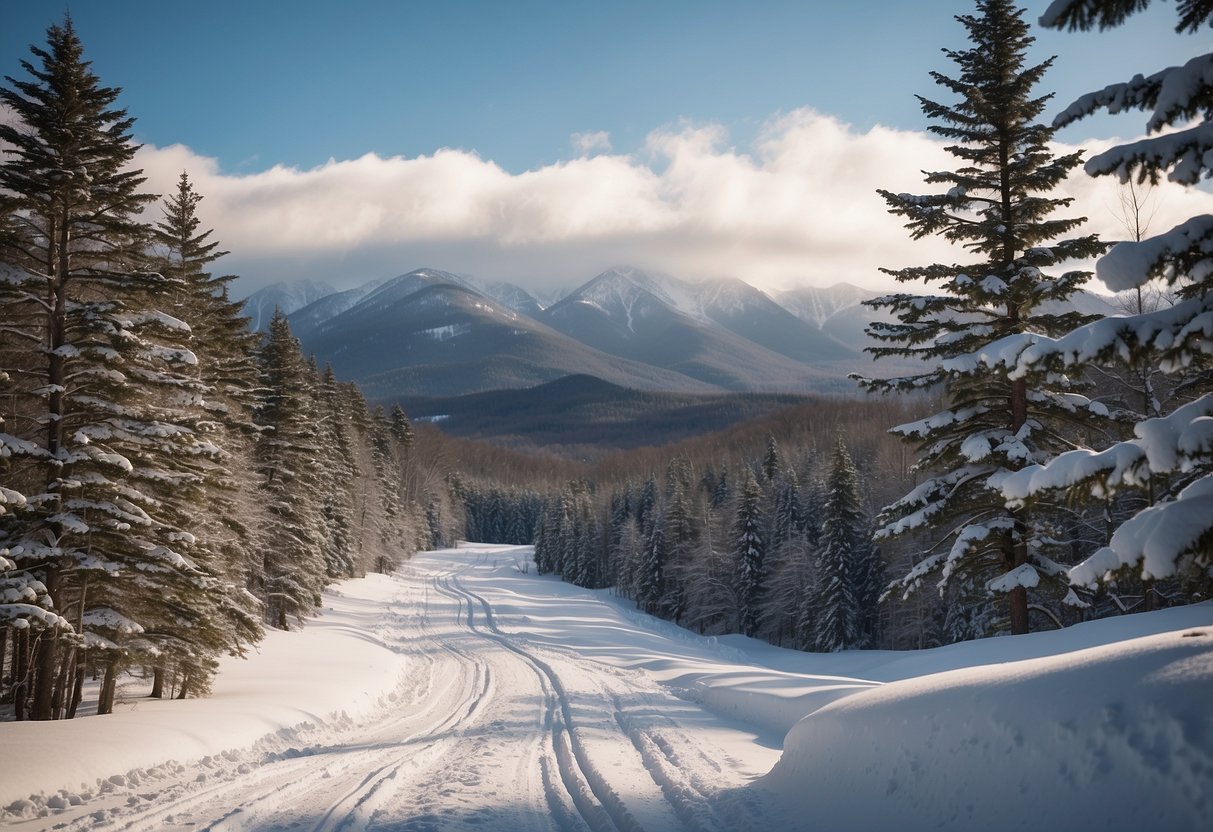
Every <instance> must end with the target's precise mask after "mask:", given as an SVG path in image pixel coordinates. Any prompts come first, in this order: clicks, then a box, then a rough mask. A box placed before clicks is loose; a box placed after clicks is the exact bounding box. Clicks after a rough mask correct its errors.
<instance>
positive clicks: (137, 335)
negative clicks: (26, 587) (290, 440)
mask: <svg viewBox="0 0 1213 832" xmlns="http://www.w3.org/2000/svg"><path fill="white" fill-rule="evenodd" d="M31 52H32V53H33V55H34V56H35V58H36V59H37V60H36V62H30V61H23V62H22V67H23V69H24V70H25V71H26V73H27V74H28V75H29V76H30V80H25V81H22V80H16V79H13V78H7V79H6V81H7V83H8V86H5V87H3V88H0V102H2V103H3V104H5V105H7V106H8V107H10V108H11V109H12V111H13V112H14V114H15V115H16V116H17V119H18V121H19V123H20V125H21V126H20V127H17V126H14V125H12V124H9V125H0V142H4V143H6V144H7V145H8V146H9V149H7V150H6V151H5V156H4V162H3V164H2V165H0V215H3V216H4V217H5V221H4V222H3V223H2V224H0V261H3V262H5V263H7V264H8V266H9V267H8V268H6V269H5V270H4V278H3V280H2V281H0V284H2V287H0V305H2V310H0V318H2V319H3V321H4V326H3V328H2V331H0V356H3V360H4V362H5V364H6V366H5V367H3V368H0V370H7V371H8V374H9V376H10V378H11V379H12V386H13V390H12V393H13V395H12V396H11V398H10V401H11V402H12V403H13V410H14V415H18V416H19V417H20V419H21V425H19V426H16V433H15V434H13V435H12V436H5V437H4V438H2V439H0V444H3V446H4V448H5V451H6V455H9V456H11V457H13V458H14V461H15V465H14V468H15V469H16V470H15V471H14V474H15V477H16V480H17V482H19V483H20V485H21V487H22V489H23V490H24V491H25V493H26V495H27V497H29V500H28V501H27V503H26V505H25V506H24V507H22V508H21V509H19V510H18V511H13V512H8V513H7V514H6V517H5V519H4V520H3V526H4V531H3V536H4V545H5V546H6V548H8V551H9V555H8V556H7V557H8V559H9V560H12V561H14V562H15V565H17V566H19V567H21V568H24V569H27V570H29V572H28V574H29V575H30V576H31V577H32V578H33V579H35V580H37V581H38V582H39V583H40V584H41V585H42V586H44V587H45V589H46V595H47V597H48V598H49V599H50V600H51V602H52V603H53V605H54V607H55V608H56V609H59V610H61V611H63V612H65V613H67V617H68V618H69V619H70V620H71V621H72V623H73V625H74V626H75V628H76V630H77V632H81V631H88V632H91V633H93V634H94V637H92V638H90V640H89V641H88V642H87V645H88V648H89V650H90V651H91V653H92V655H93V657H94V659H96V660H97V661H99V662H100V663H102V664H104V665H105V666H106V673H107V683H112V678H113V675H114V674H115V673H116V672H117V669H118V667H119V665H120V664H121V663H123V662H127V661H133V660H140V659H141V658H143V659H148V658H150V656H151V654H152V653H153V652H154V651H155V650H156V649H158V648H157V647H156V645H155V643H154V642H152V641H150V640H149V639H146V638H143V637H142V635H141V634H142V633H143V632H144V631H154V630H161V629H162V628H163V627H164V626H165V624H166V623H168V622H172V621H174V620H177V621H180V620H181V618H182V617H183V616H181V613H182V612H183V610H184V611H185V612H186V613H188V614H189V615H198V616H204V615H205V613H204V612H203V610H204V609H205V607H206V603H204V602H203V601H201V600H200V597H201V596H205V597H207V598H213V594H212V590H213V589H214V586H215V584H214V580H213V578H214V576H213V575H211V574H209V573H208V571H207V569H206V568H205V566H203V565H200V564H196V563H194V562H192V561H191V560H190V558H189V557H188V556H187V553H186V550H187V549H188V548H189V546H190V545H191V542H192V540H193V536H192V535H191V534H190V533H188V531H187V530H186V528H185V524H184V523H183V522H182V513H181V511H180V509H179V507H180V506H181V505H182V504H183V503H184V502H186V501H187V499H188V497H187V495H188V494H190V493H193V491H194V490H195V489H196V488H197V487H198V485H199V482H200V480H199V476H200V474H199V468H198V466H197V465H196V464H195V461H196V460H202V459H205V458H208V457H213V456H214V455H215V454H216V452H217V451H218V449H217V448H216V447H215V446H213V445H212V444H211V443H208V442H207V441H205V439H204V438H203V437H202V436H201V433H200V425H199V421H198V417H197V414H196V413H195V412H193V410H192V409H191V407H190V406H189V404H188V401H189V399H190V397H191V396H192V395H194V394H196V393H197V392H198V391H199V386H198V381H197V377H196V373H194V372H193V370H192V366H193V365H194V364H195V362H196V358H195V356H194V355H193V353H192V352H190V351H189V349H188V348H187V347H186V345H185V340H186V339H187V338H188V332H189V327H188V326H187V324H186V323H184V322H183V321H182V320H181V319H179V318H177V317H175V316H173V315H172V314H166V311H167V310H169V309H170V308H171V301H170V293H171V291H172V289H173V287H174V282H173V279H172V277H171V276H167V277H166V276H161V275H159V274H154V273H152V272H151V271H150V270H149V269H148V266H149V262H148V260H147V258H146V252H147V243H148V240H149V230H148V228H147V227H146V226H145V225H143V224H142V222H141V220H140V213H141V211H142V209H143V208H144V206H146V205H147V204H148V203H149V202H151V201H152V200H153V199H154V196H152V195H150V194H146V193H142V192H141V191H140V187H141V185H142V184H143V182H144V177H143V176H142V172H141V171H139V170H136V169H133V168H132V167H131V162H132V160H133V158H134V155H135V152H136V150H137V149H138V147H137V146H136V145H135V144H134V143H133V141H132V139H131V135H130V134H131V128H132V126H133V123H134V122H133V119H131V118H130V117H128V116H127V114H126V112H125V111H124V110H121V109H117V108H115V107H114V106H113V105H114V103H115V101H116V100H117V97H118V95H119V90H117V89H115V88H110V87H104V86H102V85H101V83H100V81H99V79H98V78H97V76H96V75H95V74H94V73H93V72H92V70H91V67H90V64H89V62H88V61H86V60H85V59H84V56H83V46H82V44H81V42H80V39H79V38H78V37H77V35H76V33H75V30H74V28H73V26H72V23H71V20H70V19H68V20H65V21H64V23H63V24H62V25H53V26H51V27H50V28H49V29H48V31H47V45H46V48H45V49H42V48H39V47H31ZM135 576H139V577H138V578H137V579H136V578H135ZM182 604H184V605H185V607H184V608H183V607H182V606H181V605H182ZM111 613H112V614H111ZM119 620H121V621H126V622H129V624H126V625H123V626H121V627H119V628H117V629H115V630H112V635H114V636H115V637H116V638H107V637H105V635H103V631H102V630H96V631H94V630H92V629H91V628H92V626H93V624H94V623H95V622H99V621H104V622H112V621H119ZM99 626H107V625H105V624H103V625H99ZM61 646H66V647H67V648H68V649H67V650H61V649H60V647H61ZM80 646H83V645H82V643H81V642H79V641H67V642H64V641H63V640H61V639H58V638H51V637H46V638H41V639H38V643H37V647H36V655H35V656H34V658H33V662H32V665H31V667H30V670H31V671H32V674H33V692H32V693H33V702H32V709H31V714H30V715H31V716H32V717H34V718H37V719H47V718H52V717H55V716H58V715H62V714H64V713H67V714H69V715H70V713H72V712H73V711H74V705H75V703H76V701H77V700H78V696H79V691H80V688H81V685H82V680H83V666H82V664H81V663H80V662H79V661H78V655H77V651H76V649H75V648H77V647H80ZM198 646H199V645H198V643H197V642H194V645H193V647H192V648H191V649H196V648H198ZM204 652H205V650H204ZM73 677H74V680H75V685H74V690H75V694H74V696H73V697H72V701H71V702H69V701H68V698H69V693H68V691H67V690H66V687H67V685H69V684H71V682H72V680H73ZM110 687H111V689H112V684H110ZM110 699H112V697H110ZM107 704H108V703H107V701H106V698H104V697H103V702H102V707H101V709H100V710H101V711H102V712H105V710H106V709H107Z"/></svg>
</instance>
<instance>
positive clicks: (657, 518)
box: [635, 480, 669, 615]
mask: <svg viewBox="0 0 1213 832" xmlns="http://www.w3.org/2000/svg"><path fill="white" fill-rule="evenodd" d="M649 482H653V480H649ZM648 490H649V489H648V486H647V485H646V486H645V492H646V493H647V492H648ZM645 526H646V527H645V528H644V531H643V537H644V549H643V550H642V552H641V555H640V562H639V564H638V567H637V570H636V576H635V580H636V605H637V606H638V607H640V608H641V609H643V610H644V611H645V612H647V613H649V614H651V615H660V614H661V602H662V599H663V598H665V591H666V575H665V571H666V561H667V560H669V547H668V546H667V545H666V538H665V526H666V524H665V516H664V513H663V511H662V509H661V507H660V506H658V505H656V504H654V506H653V507H652V508H651V509H649V511H648V513H647V515H646V519H645Z"/></svg>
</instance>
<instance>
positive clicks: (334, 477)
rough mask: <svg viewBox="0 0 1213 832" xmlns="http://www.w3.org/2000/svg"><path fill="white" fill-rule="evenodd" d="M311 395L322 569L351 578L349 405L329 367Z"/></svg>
mask: <svg viewBox="0 0 1213 832" xmlns="http://www.w3.org/2000/svg"><path fill="white" fill-rule="evenodd" d="M314 393H315V399H314V401H313V403H312V406H313V407H314V408H315V412H316V414H317V427H318V434H319V435H318V439H319V445H320V447H319V450H320V454H319V456H318V457H317V462H318V463H319V465H320V472H319V474H320V477H321V481H322V482H323V483H324V484H325V487H324V489H323V498H322V504H321V515H322V517H323V527H324V538H325V539H324V557H325V569H326V572H327V574H328V577H329V578H352V577H354V576H355V575H357V574H358V571H359V568H360V564H359V563H358V541H357V540H356V538H355V521H354V482H355V481H356V480H357V479H358V473H359V472H358V467H357V463H356V462H355V460H354V444H353V438H352V436H351V432H352V429H351V425H350V415H349V407H348V404H349V402H348V400H347V397H346V390H345V388H344V387H343V386H342V385H341V384H339V383H338V381H337V377H336V376H335V375H334V374H333V368H332V367H331V366H329V365H326V366H325V368H324V370H323V371H322V372H321V373H320V379H319V383H318V384H317V385H316V387H315V390H314Z"/></svg>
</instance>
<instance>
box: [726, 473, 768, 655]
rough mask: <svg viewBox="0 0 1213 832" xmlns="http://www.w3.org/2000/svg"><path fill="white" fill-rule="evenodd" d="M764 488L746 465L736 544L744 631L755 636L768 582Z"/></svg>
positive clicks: (737, 522) (736, 524)
mask: <svg viewBox="0 0 1213 832" xmlns="http://www.w3.org/2000/svg"><path fill="white" fill-rule="evenodd" d="M762 526H763V517H762V489H761V488H760V487H759V485H758V481H757V480H756V479H755V478H754V475H753V474H752V473H750V471H749V469H746V471H745V473H744V474H743V475H742V479H741V489H740V491H739V492H738V494H737V512H736V520H735V521H734V526H733V541H734V542H733V547H734V551H735V553H736V557H737V564H738V579H737V581H738V592H737V595H738V603H739V605H740V609H739V611H738V612H739V614H740V626H741V632H742V633H743V634H745V635H747V636H752V635H754V634H755V632H756V631H757V629H758V618H759V613H760V610H759V604H760V602H761V599H762V592H763V588H764V583H765V578H766V575H765V572H764V565H763V559H764V558H765V557H766V549H767V546H766V541H765V540H764V539H763V535H762Z"/></svg>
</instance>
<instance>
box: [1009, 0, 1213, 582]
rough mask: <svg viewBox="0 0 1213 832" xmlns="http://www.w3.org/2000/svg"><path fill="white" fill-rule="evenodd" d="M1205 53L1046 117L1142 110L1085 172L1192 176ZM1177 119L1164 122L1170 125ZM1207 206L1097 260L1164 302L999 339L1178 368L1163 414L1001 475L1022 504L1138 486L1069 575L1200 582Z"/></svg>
mask: <svg viewBox="0 0 1213 832" xmlns="http://www.w3.org/2000/svg"><path fill="white" fill-rule="evenodd" d="M1146 5H1147V2H1145V1H1144V0H1057V2H1054V3H1053V4H1052V5H1051V6H1050V7H1049V9H1048V11H1047V12H1046V13H1045V15H1044V17H1043V18H1042V23H1043V24H1044V25H1046V26H1052V27H1057V28H1061V27H1066V26H1068V27H1070V28H1072V29H1090V28H1092V27H1094V26H1099V27H1100V28H1106V27H1109V26H1116V25H1120V24H1121V23H1123V22H1124V21H1125V19H1126V18H1127V17H1129V16H1130V15H1131V14H1133V13H1134V12H1136V11H1139V10H1140V9H1142V8H1144V7H1145V6H1146ZM1176 8H1177V12H1178V14H1179V21H1178V25H1177V27H1176V29H1177V30H1178V31H1190V32H1195V31H1197V30H1198V29H1200V28H1201V27H1203V26H1205V25H1207V24H1209V23H1210V21H1211V20H1213V5H1210V4H1209V3H1207V2H1181V3H1179V4H1177V7H1176ZM1211 60H1213V56H1210V55H1209V54H1205V55H1200V56H1197V57H1195V58H1193V59H1191V60H1190V61H1188V62H1187V63H1186V64H1183V65H1181V66H1172V67H1169V68H1166V69H1163V70H1161V71H1159V72H1156V73H1154V74H1152V75H1148V76H1142V75H1138V76H1136V77H1134V78H1133V79H1132V80H1131V81H1128V82H1125V83H1118V84H1112V85H1110V86H1108V87H1106V88H1105V89H1103V90H1101V91H1099V92H1095V93H1091V94H1088V95H1085V96H1083V97H1081V98H1080V99H1078V100H1077V101H1076V102H1074V103H1073V104H1071V105H1070V106H1069V107H1068V108H1067V109H1066V110H1065V111H1064V112H1062V113H1061V114H1060V115H1059V116H1058V117H1057V119H1056V121H1055V125H1056V126H1059V127H1060V126H1065V125H1068V124H1071V123H1072V122H1074V121H1076V120H1078V119H1080V118H1083V117H1084V116H1086V115H1089V114H1090V113H1092V112H1094V111H1096V110H1098V109H1101V108H1107V109H1109V110H1111V111H1121V110H1125V109H1141V110H1145V111H1147V112H1149V114H1150V115H1149V120H1148V122H1147V125H1146V129H1147V132H1148V133H1150V134H1153V135H1151V136H1149V137H1148V138H1146V139H1144V140H1140V141H1135V142H1133V143H1131V144H1128V145H1122V146H1119V147H1113V148H1111V149H1109V150H1107V151H1105V152H1103V153H1101V154H1099V155H1097V156H1095V157H1094V158H1092V159H1091V160H1090V161H1089V162H1088V163H1087V165H1086V171H1087V173H1089V174H1091V175H1094V176H1108V175H1112V176H1118V177H1120V178H1121V179H1122V181H1123V180H1127V179H1129V178H1131V177H1135V178H1136V180H1137V181H1138V182H1139V183H1141V182H1145V181H1147V180H1148V181H1151V182H1156V181H1158V179H1159V178H1160V177H1161V176H1163V175H1164V174H1165V175H1166V176H1167V178H1168V179H1170V180H1171V181H1173V182H1180V183H1184V184H1188V185H1195V184H1196V183H1198V182H1199V181H1200V180H1201V179H1207V178H1209V177H1210V176H1213V156H1211V155H1210V151H1211V150H1213V142H1211V140H1210V138H1209V136H1210V134H1209V123H1210V116H1209V114H1210V112H1213V88H1211V87H1210V86H1209V84H1208V83H1207V82H1206V80H1205V78H1206V75H1207V67H1208V66H1209V63H1210V61H1211ZM1180 126H1182V127H1183V129H1180V130H1169V129H1168V128H1171V127H1180ZM1211 251H1213V217H1210V216H1208V215H1202V216H1196V217H1192V218H1191V219H1189V220H1187V221H1186V222H1184V223H1182V224H1180V225H1179V226H1177V227H1175V228H1173V229H1170V230H1168V231H1165V232H1163V233H1161V234H1158V235H1156V236H1153V237H1150V238H1147V239H1145V240H1140V241H1138V240H1133V241H1126V242H1122V243H1119V244H1117V245H1116V246H1115V247H1114V248H1113V249H1112V250H1111V251H1110V252H1109V253H1108V254H1107V255H1105V256H1104V257H1103V258H1102V259H1101V260H1100V261H1099V263H1098V264H1097V267H1096V268H1097V271H1098V274H1099V277H1100V279H1101V280H1102V281H1103V282H1104V283H1105V284H1106V285H1108V287H1109V288H1111V289H1113V290H1115V291H1127V290H1133V289H1137V288H1139V287H1141V286H1144V285H1146V284H1147V283H1148V282H1149V281H1152V280H1161V281H1163V282H1164V283H1165V284H1166V285H1168V286H1169V287H1171V288H1172V289H1173V290H1174V291H1175V292H1176V294H1177V296H1178V297H1179V301H1178V302H1177V303H1176V304H1175V305H1174V306H1169V307H1165V308H1162V309H1158V310H1152V311H1141V312H1140V313H1139V314H1135V315H1130V316H1126V317H1124V318H1120V319H1114V320H1110V321H1107V322H1097V323H1095V324H1090V325H1087V326H1083V327H1078V328H1076V329H1074V330H1073V331H1071V332H1070V333H1068V334H1067V335H1065V336H1062V337H1060V338H1057V339H1046V338H1033V339H1031V340H1029V339H1021V340H1020V342H1019V343H1017V344H1016V343H1012V344H1007V345H1006V350H1005V352H1006V355H1007V361H1008V363H1009V364H1011V365H1013V366H1014V368H1015V370H1016V372H1021V373H1028V372H1036V373H1039V372H1048V371H1052V372H1055V373H1057V372H1064V373H1074V372H1079V371H1081V370H1082V369H1083V368H1085V367H1089V366H1116V365H1119V364H1124V363H1128V364H1129V365H1130V366H1142V365H1145V364H1149V363H1155V364H1157V366H1158V367H1159V368H1160V369H1162V370H1163V371H1164V372H1168V373H1174V374H1178V373H1183V374H1185V375H1187V376H1188V378H1187V379H1186V381H1185V384H1184V388H1185V389H1184V390H1183V393H1184V395H1185V396H1186V397H1188V398H1190V399H1191V400H1190V401H1188V402H1187V403H1185V404H1183V405H1182V406H1180V407H1178V408H1177V409H1175V410H1174V412H1172V413H1169V414H1158V415H1153V416H1152V417H1151V418H1144V419H1141V420H1140V421H1139V422H1138V423H1137V424H1136V425H1135V427H1134V434H1135V435H1134V437H1133V438H1132V439H1129V440H1127V441H1124V442H1120V443H1118V444H1115V445H1112V446H1111V447H1108V448H1105V449H1102V450H1096V449H1089V448H1078V449H1075V450H1073V451H1071V452H1070V453H1067V454H1063V455H1062V456H1061V457H1059V458H1057V459H1056V460H1053V461H1051V462H1049V463H1048V464H1046V465H1043V466H1034V467H1032V468H1029V469H1027V470H1025V471H1023V472H1022V473H1021V475H1019V476H1017V477H1014V478H1010V479H1008V481H1007V482H1005V483H1004V494H1005V496H1006V497H1007V498H1008V500H1010V501H1012V503H1014V504H1028V505H1032V504H1034V503H1035V502H1036V501H1039V500H1040V499H1042V498H1047V497H1048V496H1049V494H1050V492H1054V491H1064V490H1081V491H1084V492H1086V493H1088V494H1092V493H1093V494H1094V495H1095V496H1096V497H1100V498H1108V497H1112V496H1116V495H1119V494H1121V493H1122V492H1124V491H1131V490H1133V489H1141V490H1144V491H1146V492H1147V493H1148V495H1149V497H1148V499H1147V500H1145V501H1144V505H1142V507H1141V508H1140V510H1139V511H1137V512H1136V513H1135V514H1134V515H1133V516H1131V517H1130V518H1129V519H1127V520H1125V521H1124V522H1122V523H1120V524H1119V525H1118V527H1116V528H1115V530H1114V532H1113V533H1112V534H1111V535H1110V537H1109V539H1108V541H1107V544H1106V545H1105V546H1103V547H1102V548H1100V549H1099V550H1098V551H1096V552H1095V553H1094V554H1093V555H1091V556H1090V557H1089V558H1088V559H1087V560H1086V561H1085V562H1083V563H1081V564H1079V565H1078V566H1077V567H1075V568H1074V569H1073V570H1071V571H1070V579H1071V581H1072V582H1073V583H1074V584H1075V585H1079V586H1095V585H1096V584H1097V583H1098V582H1100V581H1108V580H1115V579H1116V578H1117V577H1118V576H1123V575H1125V574H1126V573H1127V574H1130V575H1132V576H1133V577H1134V578H1136V579H1140V580H1142V581H1144V582H1146V583H1147V584H1149V583H1151V582H1154V581H1158V580H1164V579H1171V580H1175V579H1178V580H1182V581H1184V582H1185V583H1186V584H1188V586H1189V593H1190V594H1189V597H1190V598H1193V599H1196V598H1204V597H1209V595H1210V593H1211V592H1213V579H1211V578H1210V567H1211V566H1213V445H1211V444H1210V443H1209V442H1208V441H1207V439H1206V438H1204V437H1207V429H1206V428H1205V427H1204V425H1206V424H1207V423H1208V421H1209V417H1210V416H1213V392H1211V390H1213V373H1211V371H1210V366H1209V360H1208V356H1209V354H1210V353H1213V338H1211V337H1210V334H1209V327H1208V325H1207V323H1206V322H1207V320H1208V319H1209V316H1210V315H1213V291H1210V287H1211V285H1213V256H1211V254H1210V252H1211Z"/></svg>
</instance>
